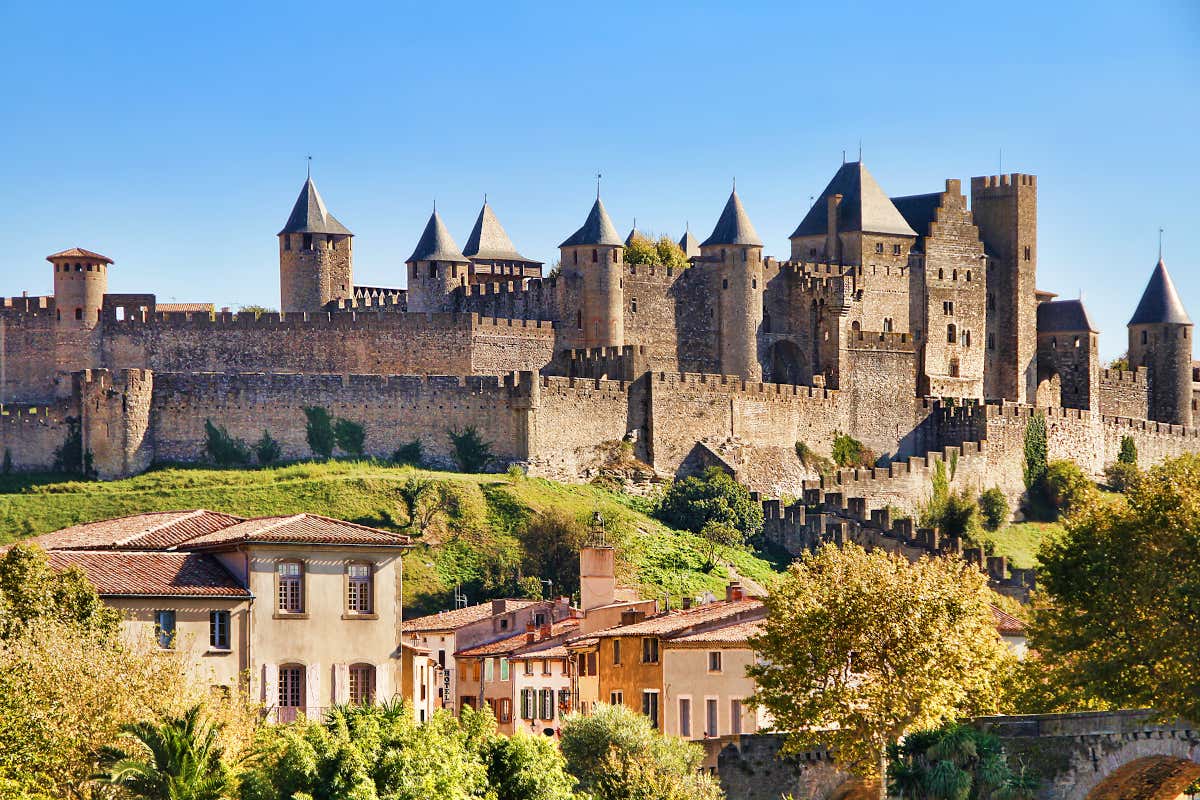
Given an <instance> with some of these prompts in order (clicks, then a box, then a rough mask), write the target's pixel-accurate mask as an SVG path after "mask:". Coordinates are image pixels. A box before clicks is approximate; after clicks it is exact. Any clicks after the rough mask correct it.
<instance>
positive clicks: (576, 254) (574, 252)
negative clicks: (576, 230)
mask: <svg viewBox="0 0 1200 800" xmlns="http://www.w3.org/2000/svg"><path fill="white" fill-rule="evenodd" d="M571 263H572V264H574V265H576V266H579V251H578V250H572V251H571Z"/></svg>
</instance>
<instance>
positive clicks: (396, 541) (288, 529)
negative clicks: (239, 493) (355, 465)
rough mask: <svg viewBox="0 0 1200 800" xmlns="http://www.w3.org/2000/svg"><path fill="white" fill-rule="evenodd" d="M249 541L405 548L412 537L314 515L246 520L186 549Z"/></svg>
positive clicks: (200, 538) (194, 541) (189, 543)
mask: <svg viewBox="0 0 1200 800" xmlns="http://www.w3.org/2000/svg"><path fill="white" fill-rule="evenodd" d="M250 542H289V543H290V542H301V543H304V544H346V545H371V546H376V547H407V546H409V545H410V544H411V540H410V539H409V538H408V537H407V536H403V535H401V534H399V533H388V532H387V531H381V530H378V529H376V528H368V527H367V526H365V525H356V524H354V523H353V522H345V521H343V520H340V519H331V518H329V517H322V516H319V515H317V514H295V515H293V516H290V517H259V518H257V519H248V520H245V521H242V522H239V523H237V524H235V525H230V526H228V527H225V528H222V529H221V530H218V531H214V532H212V533H207V534H204V535H201V536H197V537H195V538H193V539H189V540H188V541H187V547H188V548H189V549H192V548H199V547H214V546H220V545H229V544H243V543H250Z"/></svg>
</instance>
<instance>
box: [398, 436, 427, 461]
mask: <svg viewBox="0 0 1200 800" xmlns="http://www.w3.org/2000/svg"><path fill="white" fill-rule="evenodd" d="M424 460H425V448H424V447H423V446H422V445H421V440H420V439H413V440H412V441H411V442H405V443H404V444H402V445H400V446H399V447H397V448H396V452H394V453H392V461H394V462H395V463H397V464H410V465H412V466H414V467H419V466H421V463H422V462H423V461H424Z"/></svg>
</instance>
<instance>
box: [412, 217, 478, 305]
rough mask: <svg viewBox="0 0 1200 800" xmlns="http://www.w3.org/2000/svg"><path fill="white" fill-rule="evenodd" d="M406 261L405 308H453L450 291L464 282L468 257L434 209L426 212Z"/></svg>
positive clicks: (466, 279)
mask: <svg viewBox="0 0 1200 800" xmlns="http://www.w3.org/2000/svg"><path fill="white" fill-rule="evenodd" d="M405 263H407V264H408V310H409V311H414V312H425V313H442V312H447V311H453V310H454V298H453V297H452V293H453V292H454V290H455V289H456V288H458V287H459V286H466V285H467V281H468V278H467V267H468V266H469V265H470V263H471V262H470V261H469V260H468V259H467V257H466V256H464V255H463V254H462V251H461V250H459V249H458V245H457V244H455V243H454V237H452V236H451V235H450V231H448V230H446V226H445V225H444V224H443V223H442V218H441V217H440V216H438V213H437V209H436V208H435V209H434V210H433V213H432V214H430V215H429V222H427V223H426V224H425V231H424V232H423V233H422V234H421V239H420V241H418V242H417V247H416V249H415V250H413V253H412V255H411V256H409V257H408V260H407V261H406V262H405Z"/></svg>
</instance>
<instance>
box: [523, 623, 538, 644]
mask: <svg viewBox="0 0 1200 800" xmlns="http://www.w3.org/2000/svg"><path fill="white" fill-rule="evenodd" d="M536 641H537V628H536V627H535V626H534V624H533V623H532V622H529V623H526V624H525V643H526V644H533V643H534V642H536Z"/></svg>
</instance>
